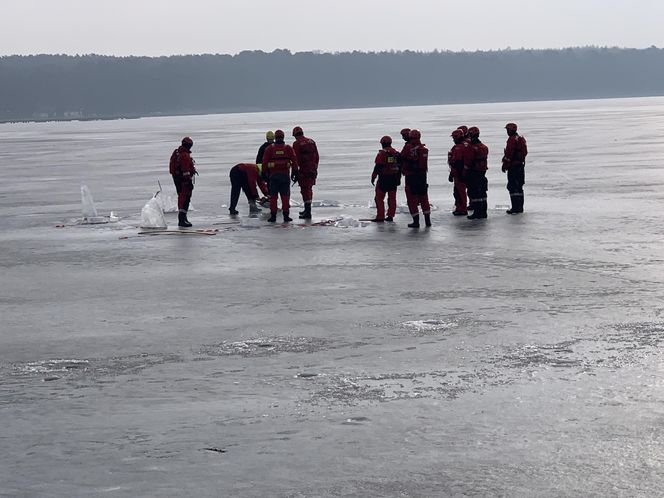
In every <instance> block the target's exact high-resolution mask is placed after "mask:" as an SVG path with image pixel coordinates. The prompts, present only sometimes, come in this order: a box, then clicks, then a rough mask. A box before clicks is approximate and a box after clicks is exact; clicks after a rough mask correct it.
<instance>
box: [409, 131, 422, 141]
mask: <svg viewBox="0 0 664 498" xmlns="http://www.w3.org/2000/svg"><path fill="white" fill-rule="evenodd" d="M410 138H413V139H415V140H419V139H420V138H422V134H421V133H420V131H419V130H410Z"/></svg>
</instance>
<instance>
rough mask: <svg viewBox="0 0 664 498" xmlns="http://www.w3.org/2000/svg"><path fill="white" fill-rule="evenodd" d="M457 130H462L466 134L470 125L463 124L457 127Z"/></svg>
mask: <svg viewBox="0 0 664 498" xmlns="http://www.w3.org/2000/svg"><path fill="white" fill-rule="evenodd" d="M457 130H461V131H462V132H463V134H464V135H467V134H468V127H467V126H466V125H461V126H459V127H457Z"/></svg>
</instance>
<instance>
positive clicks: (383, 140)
mask: <svg viewBox="0 0 664 498" xmlns="http://www.w3.org/2000/svg"><path fill="white" fill-rule="evenodd" d="M380 143H381V145H392V137H388V136H387V135H385V136H384V137H383V138H381V139H380Z"/></svg>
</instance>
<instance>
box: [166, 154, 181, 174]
mask: <svg viewBox="0 0 664 498" xmlns="http://www.w3.org/2000/svg"><path fill="white" fill-rule="evenodd" d="M168 171H169V172H170V174H171V175H179V174H180V173H181V172H182V166H181V165H180V150H179V149H175V150H174V151H173V153H172V154H171V160H170V161H169V162H168Z"/></svg>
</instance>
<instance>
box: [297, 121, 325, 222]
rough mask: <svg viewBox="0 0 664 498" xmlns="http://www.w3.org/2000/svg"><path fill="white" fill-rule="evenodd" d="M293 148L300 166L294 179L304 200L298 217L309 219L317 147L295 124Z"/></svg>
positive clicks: (316, 174) (317, 158)
mask: <svg viewBox="0 0 664 498" xmlns="http://www.w3.org/2000/svg"><path fill="white" fill-rule="evenodd" d="M293 136H294V137H295V141H294V142H293V150H294V151H295V156H296V157H297V163H298V166H299V168H300V171H299V173H297V175H296V177H295V180H294V181H297V183H299V184H300V193H301V194H302V201H303V202H304V211H301V212H300V218H302V219H304V220H309V219H311V201H312V200H313V198H314V192H313V186H314V185H316V177H317V176H318V161H319V159H320V158H319V156H318V147H316V142H314V141H313V140H312V139H310V138H307V137H305V136H304V132H303V131H302V128H301V127H299V126H296V127H295V128H293Z"/></svg>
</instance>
